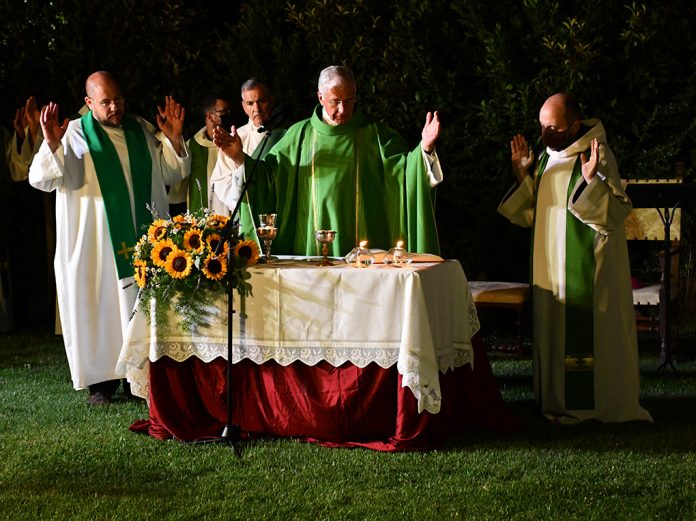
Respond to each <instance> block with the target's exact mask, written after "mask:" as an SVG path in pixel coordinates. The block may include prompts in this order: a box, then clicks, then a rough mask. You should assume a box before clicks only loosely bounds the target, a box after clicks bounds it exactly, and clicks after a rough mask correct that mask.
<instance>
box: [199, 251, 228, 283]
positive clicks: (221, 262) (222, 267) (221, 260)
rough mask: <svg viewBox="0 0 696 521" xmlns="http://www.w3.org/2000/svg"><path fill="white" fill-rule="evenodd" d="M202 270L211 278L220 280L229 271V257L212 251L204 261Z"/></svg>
mask: <svg viewBox="0 0 696 521" xmlns="http://www.w3.org/2000/svg"><path fill="white" fill-rule="evenodd" d="M201 271H202V272H203V275H205V276H206V277H207V278H209V279H210V280H220V279H221V278H222V277H224V276H225V274H226V273H227V259H225V257H221V256H219V255H215V254H214V253H211V254H210V255H208V256H207V257H206V258H205V261H203V267H202V268H201Z"/></svg>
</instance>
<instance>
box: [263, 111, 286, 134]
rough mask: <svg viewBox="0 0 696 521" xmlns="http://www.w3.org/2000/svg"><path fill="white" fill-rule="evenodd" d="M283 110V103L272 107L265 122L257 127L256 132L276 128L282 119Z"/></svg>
mask: <svg viewBox="0 0 696 521" xmlns="http://www.w3.org/2000/svg"><path fill="white" fill-rule="evenodd" d="M283 112H284V111H283V105H281V104H279V105H276V106H275V107H273V112H271V115H270V117H269V118H268V119H267V120H266V122H265V123H264V124H263V125H261V126H260V127H259V130H258V132H260V133H264V132H268V131H271V130H273V129H274V128H276V127H277V126H278V125H279V124H280V123H281V121H282V120H283V116H284V114H283Z"/></svg>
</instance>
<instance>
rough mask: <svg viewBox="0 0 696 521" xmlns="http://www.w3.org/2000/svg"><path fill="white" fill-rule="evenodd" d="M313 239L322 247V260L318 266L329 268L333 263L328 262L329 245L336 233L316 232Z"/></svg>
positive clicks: (332, 231) (327, 231)
mask: <svg viewBox="0 0 696 521" xmlns="http://www.w3.org/2000/svg"><path fill="white" fill-rule="evenodd" d="M314 238H315V239H316V240H317V242H318V243H319V244H321V245H322V247H321V253H322V255H323V256H324V260H323V261H322V262H321V264H319V265H320V266H331V265H332V264H333V263H331V262H329V244H331V243H332V242H333V241H334V239H335V238H336V232H335V231H334V230H316V231H315V232H314Z"/></svg>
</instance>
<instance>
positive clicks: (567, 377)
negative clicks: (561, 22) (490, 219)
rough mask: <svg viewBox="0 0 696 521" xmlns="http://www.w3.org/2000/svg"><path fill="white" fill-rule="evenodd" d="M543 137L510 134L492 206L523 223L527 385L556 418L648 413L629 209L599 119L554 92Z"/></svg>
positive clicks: (615, 418) (544, 111) (612, 418)
mask: <svg viewBox="0 0 696 521" xmlns="http://www.w3.org/2000/svg"><path fill="white" fill-rule="evenodd" d="M539 123H540V124H541V139H542V142H543V143H544V145H545V149H544V151H543V152H542V153H541V155H540V157H539V160H538V162H537V164H536V166H535V168H534V171H533V172H531V173H530V172H529V170H530V168H531V167H532V164H533V162H534V155H533V153H532V152H531V150H530V149H529V147H528V145H527V141H526V140H525V138H524V137H523V136H521V135H517V136H515V137H514V138H513V140H512V142H511V144H510V147H511V151H512V169H513V173H514V175H515V178H516V180H517V184H516V185H515V186H514V187H513V188H512V189H511V190H510V192H509V193H508V195H507V196H506V198H505V199H504V200H503V202H502V203H501V205H500V207H499V208H498V211H499V212H500V213H501V214H502V215H504V216H505V217H507V218H508V219H510V221H511V222H513V223H515V224H518V225H520V226H525V227H531V228H532V237H533V238H532V286H533V288H532V290H533V293H532V305H533V315H534V329H533V338H532V340H533V356H534V391H535V395H536V399H537V404H538V405H539V408H540V409H541V411H542V413H543V414H544V415H545V416H546V417H547V418H549V419H551V420H554V421H558V422H561V423H572V422H577V421H582V420H597V421H602V422H627V421H633V420H647V421H651V420H652V419H651V416H650V413H649V412H648V411H646V410H645V409H643V407H641V405H640V403H639V401H638V398H639V371H638V346H637V341H636V325H635V313H634V309H633V297H632V292H631V281H630V270H629V264H628V248H627V245H626V235H625V232H624V219H625V218H626V216H627V215H628V213H629V212H630V211H631V207H632V205H631V201H630V200H629V199H628V197H627V196H626V193H625V192H624V190H623V188H622V186H621V180H620V179H619V172H618V168H617V165H616V159H615V158H614V155H613V153H612V151H611V149H610V148H609V146H608V145H607V138H606V134H605V132H604V126H603V125H602V123H601V122H600V121H599V120H596V119H587V120H583V119H581V118H580V109H579V106H578V103H577V101H575V98H573V97H572V96H570V95H568V94H564V93H559V94H555V95H553V96H551V97H550V98H549V99H548V100H546V102H545V103H544V105H543V106H542V107H541V110H540V111H539Z"/></svg>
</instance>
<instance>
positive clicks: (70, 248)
mask: <svg viewBox="0 0 696 521" xmlns="http://www.w3.org/2000/svg"><path fill="white" fill-rule="evenodd" d="M85 90H86V93H87V96H86V98H85V102H86V103H87V106H88V107H89V109H90V110H89V112H88V113H86V114H85V115H84V116H83V117H82V118H80V119H76V120H73V121H70V122H68V120H67V119H65V120H64V121H63V122H62V123H61V122H60V121H59V120H58V106H57V105H56V104H55V103H52V102H51V103H49V104H48V105H46V106H45V107H43V108H42V110H41V128H42V130H43V135H44V142H43V143H42V145H41V147H40V149H39V151H38V153H37V154H36V156H35V157H34V160H33V162H32V164H31V167H30V169H29V182H30V183H31V185H32V186H34V187H35V188H38V189H40V190H43V191H46V192H50V191H53V190H55V192H56V235H57V241H56V242H57V245H56V255H55V261H54V266H55V273H56V291H57V296H58V306H59V308H60V317H61V324H62V329H63V340H64V342H65V351H66V354H67V356H68V363H69V366H70V374H71V376H72V381H73V386H74V387H75V389H82V388H84V387H88V388H89V390H90V403H91V404H94V405H97V404H102V403H105V402H108V400H109V396H110V394H111V393H113V392H114V391H115V390H116V389H117V388H118V384H119V379H120V376H119V375H118V374H116V362H117V361H118V355H119V353H120V351H121V344H122V343H123V336H124V333H125V330H126V327H127V325H128V321H129V319H130V316H131V313H132V311H133V306H134V304H135V299H136V295H137V286H136V285H135V284H134V283H133V268H132V266H131V265H130V260H129V259H130V255H131V248H132V247H133V246H134V245H135V242H136V238H137V237H138V236H139V235H140V233H141V232H142V226H144V225H147V224H149V223H150V222H151V221H152V215H151V214H150V212H149V210H148V209H147V208H146V204H149V205H151V206H154V207H155V208H156V209H157V210H158V211H159V212H161V214H163V215H164V214H166V213H167V209H168V204H169V201H168V199H167V193H166V189H165V185H170V186H171V185H173V184H176V183H177V182H179V181H180V180H181V179H182V178H183V176H184V175H185V173H186V172H188V170H189V165H188V163H189V155H188V149H187V147H186V144H185V143H184V141H183V139H182V137H181V133H182V130H183V123H184V109H183V108H182V107H181V105H179V104H178V103H177V102H176V101H174V100H173V99H172V98H170V97H167V98H166V102H165V107H164V109H162V108H160V107H158V112H159V114H158V116H157V125H158V127H159V129H160V130H161V132H162V134H163V136H164V138H163V139H161V140H160V139H158V138H157V137H156V136H155V135H154V132H153V130H154V129H153V128H152V125H150V124H149V123H147V122H146V121H145V120H143V119H141V118H139V117H137V116H131V115H128V114H126V113H125V99H124V97H123V94H122V93H121V89H120V87H119V85H118V83H117V82H116V80H115V78H114V77H113V76H112V75H111V74H109V73H108V72H104V71H101V72H95V73H94V74H92V75H90V76H89V77H88V78H87V81H86V85H85Z"/></svg>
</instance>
